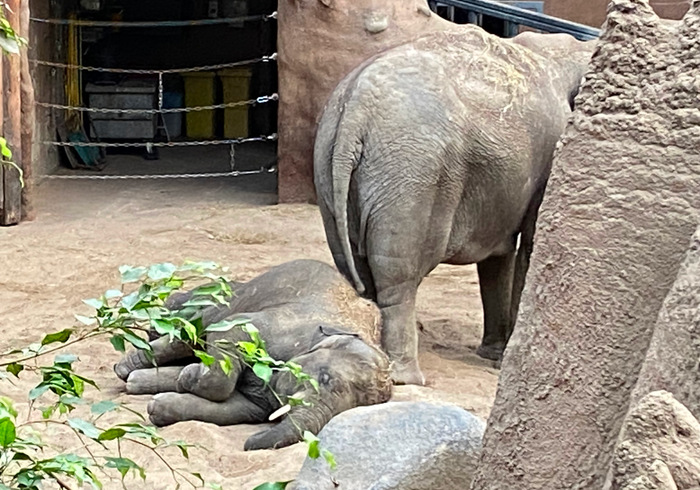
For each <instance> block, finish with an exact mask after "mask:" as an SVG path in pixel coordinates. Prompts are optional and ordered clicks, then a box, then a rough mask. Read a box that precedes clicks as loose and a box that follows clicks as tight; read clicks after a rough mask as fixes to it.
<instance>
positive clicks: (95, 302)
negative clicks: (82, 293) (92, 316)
mask: <svg viewBox="0 0 700 490" xmlns="http://www.w3.org/2000/svg"><path fill="white" fill-rule="evenodd" d="M83 303H85V304H86V305H88V306H89V307H91V308H94V309H96V310H99V309H100V308H102V307H103V306H105V304H104V302H103V301H102V300H100V299H96V298H92V299H84V300H83Z"/></svg>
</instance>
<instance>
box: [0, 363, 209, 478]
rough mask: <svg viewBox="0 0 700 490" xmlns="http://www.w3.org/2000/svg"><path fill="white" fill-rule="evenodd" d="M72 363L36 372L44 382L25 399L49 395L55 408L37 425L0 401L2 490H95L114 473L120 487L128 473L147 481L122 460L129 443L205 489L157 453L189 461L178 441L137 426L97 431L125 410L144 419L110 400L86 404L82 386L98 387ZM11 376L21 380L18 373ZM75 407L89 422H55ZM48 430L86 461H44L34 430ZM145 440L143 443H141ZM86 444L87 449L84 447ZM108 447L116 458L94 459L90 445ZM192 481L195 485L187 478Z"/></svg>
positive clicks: (67, 458)
mask: <svg viewBox="0 0 700 490" xmlns="http://www.w3.org/2000/svg"><path fill="white" fill-rule="evenodd" d="M75 361H77V358H76V357H75V356H72V355H70V354H68V355H59V356H56V358H55V360H54V363H53V365H52V366H46V367H43V366H42V367H39V368H37V369H36V370H37V371H38V372H39V373H40V374H41V375H42V380H41V382H40V383H39V385H37V386H36V387H35V388H34V389H32V390H31V391H30V394H29V398H30V401H31V403H32V406H33V404H34V402H35V401H36V400H38V399H40V398H42V396H44V395H45V394H47V393H52V394H53V395H54V398H55V402H54V403H52V404H51V405H49V406H48V407H45V408H42V409H41V414H42V418H41V419H40V420H29V421H27V422H25V423H21V424H20V423H18V421H17V411H16V410H15V408H14V407H13V403H12V401H11V400H10V399H8V398H5V397H1V398H0V490H5V489H9V488H19V489H27V490H35V489H37V490H38V489H40V488H42V484H43V483H45V482H46V481H53V482H55V483H56V484H58V486H59V487H60V488H63V489H70V488H71V486H70V482H71V481H75V482H76V483H78V484H79V485H83V484H89V485H91V486H92V487H93V488H98V489H99V488H102V482H101V481H100V479H99V478H98V476H97V474H96V470H98V469H99V470H101V471H105V470H106V469H107V470H116V472H117V473H118V474H119V475H120V476H121V479H122V481H123V480H124V479H125V478H126V476H127V475H128V474H129V473H130V472H131V473H133V474H134V475H135V476H137V477H140V478H142V479H144V480H145V478H146V471H145V469H144V468H143V467H141V466H139V465H138V464H137V463H136V462H134V461H133V460H132V459H130V458H127V457H124V456H123V455H122V451H121V445H122V444H123V443H127V442H128V443H133V444H136V445H138V446H142V447H144V448H147V449H149V450H150V451H152V452H153V453H154V454H155V455H156V456H157V457H158V458H159V459H160V460H161V461H162V462H163V464H165V465H166V467H167V468H168V469H169V470H170V472H171V474H172V476H173V479H174V480H175V481H176V482H178V481H179V479H182V480H184V481H186V482H187V483H189V484H190V485H191V486H192V487H196V486H197V485H196V481H199V482H201V484H204V480H203V479H202V477H201V475H199V474H197V473H186V472H184V471H182V470H179V469H176V468H174V467H173V466H172V465H171V464H170V463H169V462H168V461H167V460H166V459H165V458H164V457H163V456H162V454H161V453H160V450H161V449H164V448H166V447H171V446H176V447H178V448H179V449H180V452H181V453H182V455H183V456H184V457H185V458H189V452H188V449H189V448H190V447H192V446H190V445H188V444H186V443H184V442H181V441H177V442H168V441H165V440H164V439H163V438H162V437H160V436H159V435H158V434H157V432H156V430H155V428H154V427H150V426H146V425H143V424H141V423H127V424H118V425H115V426H112V427H108V428H100V427H98V425H97V422H98V420H99V419H100V417H102V416H103V415H104V414H106V413H108V412H112V411H117V410H122V409H125V410H128V411H130V412H132V413H134V414H136V415H138V416H139V417H140V418H141V420H143V417H141V415H140V414H138V413H136V412H134V411H133V410H131V409H129V408H128V407H125V406H124V405H123V404H119V403H115V402H112V401H109V400H103V401H100V402H97V403H92V404H89V403H88V402H87V401H86V400H85V399H84V398H83V397H82V395H83V393H84V389H85V385H91V386H94V387H95V388H97V385H96V384H95V383H94V381H92V380H90V379H88V378H86V377H84V376H80V375H77V374H76V373H75V372H74V371H73V369H72V364H73V363H74V362H75ZM13 374H15V373H13ZM15 375H16V376H19V373H16V374H15ZM79 405H89V406H90V419H89V420H86V419H85V418H78V417H71V418H66V419H63V420H57V419H56V418H55V416H56V413H57V412H58V413H59V414H60V415H67V414H69V413H70V412H72V411H73V410H75V409H76V408H77V407H78V406H79ZM48 424H53V425H57V426H62V427H64V428H65V429H67V430H69V431H70V432H72V433H73V434H74V435H75V436H76V437H77V438H78V440H80V441H81V443H82V444H83V445H82V447H83V448H84V449H85V450H86V452H87V453H88V455H89V457H85V456H79V455H77V454H74V453H72V452H71V453H67V454H58V455H55V456H52V457H48V458H47V457H42V455H43V453H44V449H45V447H46V446H45V445H44V444H43V443H42V441H41V438H40V437H38V435H37V432H36V431H35V430H33V428H34V427H36V426H42V425H48ZM143 439H145V440H147V441H146V442H144V441H143ZM85 440H87V441H88V443H85ZM108 441H115V442H116V443H117V454H118V457H114V456H101V457H97V456H95V454H94V453H93V450H91V449H90V444H89V443H92V444H97V445H99V446H101V447H102V448H103V449H106V450H107V449H108V447H107V445H106V443H107V442H108ZM190 476H192V477H194V478H196V480H193V479H191V478H189V477H190ZM8 485H9V486H8ZM178 485H179V483H178Z"/></svg>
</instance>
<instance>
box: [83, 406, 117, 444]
mask: <svg viewBox="0 0 700 490" xmlns="http://www.w3.org/2000/svg"><path fill="white" fill-rule="evenodd" d="M119 407H121V404H119V403H114V402H113V401H112V400H102V401H100V402H97V403H93V404H92V406H91V407H90V411H91V412H92V413H94V414H95V415H104V414H105V413H107V412H113V411H115V410H118V409H119ZM100 437H101V436H100Z"/></svg>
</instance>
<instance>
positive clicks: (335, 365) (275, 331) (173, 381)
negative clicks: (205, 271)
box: [114, 260, 391, 450]
mask: <svg viewBox="0 0 700 490" xmlns="http://www.w3.org/2000/svg"><path fill="white" fill-rule="evenodd" d="M232 288H233V290H234V296H233V298H231V301H230V306H227V307H223V306H222V307H209V308H207V309H206V310H204V313H203V317H202V319H203V324H204V325H205V326H207V325H212V324H214V323H217V322H220V321H222V320H227V319H228V320H232V319H247V320H249V321H250V323H252V324H253V325H255V326H256V327H257V328H258V330H260V336H261V337H262V338H263V339H264V340H265V341H266V343H267V351H268V353H269V354H270V356H271V357H272V358H274V359H277V360H281V361H294V362H295V363H297V364H299V365H301V366H302V368H303V371H304V372H305V373H307V374H309V375H310V376H311V377H313V378H315V379H316V380H317V381H318V385H319V389H318V392H317V391H316V390H315V389H314V388H313V387H312V386H310V385H309V384H308V383H305V384H304V385H300V384H299V383H298V382H297V380H296V379H295V378H294V377H293V376H291V375H290V374H289V373H279V372H277V371H275V373H274V374H273V376H272V379H271V381H270V384H269V386H266V385H265V383H264V382H263V381H262V380H261V379H260V378H258V377H257V376H256V375H255V374H254V373H253V371H252V370H251V369H250V368H249V367H248V366H247V365H245V364H244V363H243V362H242V361H241V360H240V359H238V358H235V359H232V360H233V369H232V370H231V372H230V373H229V374H228V375H227V374H226V373H225V372H224V371H223V369H222V367H221V366H220V364H219V363H218V362H216V363H214V364H212V365H211V366H209V367H207V366H205V365H204V364H202V363H196V362H195V363H191V364H187V365H185V366H182V365H173V364H178V363H179V364H186V362H187V360H188V359H191V358H192V350H191V348H190V347H189V346H188V345H187V344H185V343H183V342H179V341H173V342H170V341H169V339H168V337H161V338H158V339H156V340H153V341H152V342H151V346H152V347H153V354H154V360H155V364H156V365H158V366H160V367H158V368H155V367H154V364H153V363H152V362H151V361H149V360H148V359H147V358H146V356H145V355H144V354H143V352H142V351H132V352H129V353H128V354H127V355H126V356H125V357H124V358H123V359H122V360H121V361H120V362H119V363H118V364H117V365H115V367H114V370H115V372H116V373H117V375H118V376H119V377H120V378H121V379H122V380H124V381H126V389H127V392H128V393H130V394H155V396H154V397H153V399H152V400H151V402H150V403H149V405H148V414H149V416H150V419H151V422H152V423H153V424H155V425H157V426H164V425H169V424H174V423H176V422H179V421H184V420H201V421H204V422H210V423H214V424H218V425H233V424H244V423H245V424H250V423H257V422H265V421H267V420H268V417H269V416H270V415H271V414H272V413H274V412H275V411H277V410H278V409H280V408H281V406H282V405H281V404H280V402H279V401H278V400H277V398H276V397H275V396H274V394H273V393H272V391H271V389H272V390H274V391H275V392H276V393H277V394H278V395H279V396H280V397H281V398H282V399H283V400H284V399H286V397H287V396H290V395H294V394H296V395H297V396H302V397H303V400H304V401H306V402H308V404H306V403H305V404H301V405H296V406H294V407H292V408H291V410H290V411H289V413H287V415H286V416H285V417H284V419H282V421H281V422H280V423H278V424H276V425H274V426H272V427H271V428H268V429H266V430H263V431H262V432H259V433H257V434H255V435H253V436H251V437H250V438H249V439H248V440H247V441H246V443H245V449H246V450H250V449H269V448H281V447H285V446H288V445H290V444H294V443H295V442H298V441H300V440H301V438H302V437H301V436H302V434H303V432H304V431H305V430H309V431H311V432H313V433H318V431H320V430H321V428H322V427H323V426H324V425H325V424H326V423H328V421H329V420H330V419H331V418H332V417H333V416H335V415H336V414H338V413H340V412H343V411H345V410H348V409H350V408H353V407H357V406H362V405H373V404H377V403H383V402H386V401H387V400H388V399H389V398H390V397H391V379H390V365H389V360H388V357H387V356H386V355H385V354H384V353H383V352H382V351H381V350H380V349H379V348H378V347H377V346H378V342H379V335H380V324H381V314H380V312H379V309H378V308H377V306H376V305H374V303H372V302H370V301H367V300H365V299H362V298H361V297H360V296H359V295H358V294H357V293H356V292H355V290H354V289H353V287H352V286H351V285H350V284H349V283H348V282H347V281H346V280H345V279H344V278H343V276H342V275H341V274H340V273H338V272H337V271H336V270H335V269H333V268H332V267H331V266H329V265H327V264H324V263H322V262H318V261H314V260H297V261H293V262H287V263H285V264H282V265H279V266H277V267H274V268H272V269H271V270H269V271H268V272H266V273H265V274H262V275H261V276H258V277H257V278H255V279H253V280H252V281H250V282H248V283H236V284H232ZM191 297H192V293H191V292H189V293H181V294H177V295H173V296H172V297H171V299H170V301H169V303H168V305H167V306H168V308H170V309H171V310H177V309H179V308H181V307H182V305H183V304H184V303H185V302H186V301H187V300H189V299H190V298H191ZM239 341H250V337H249V336H248V334H246V333H244V332H243V331H242V330H241V329H240V328H233V329H231V330H229V331H227V332H210V333H208V334H207V343H208V344H209V345H211V346H212V347H210V348H209V349H208V352H209V354H210V355H212V356H214V357H215V358H216V360H217V361H219V360H221V359H223V356H222V354H221V353H220V352H219V349H218V348H216V345H223V344H222V343H233V344H235V343H237V342H239ZM229 345H230V344H229ZM228 350H231V348H228ZM270 388H271V389H270Z"/></svg>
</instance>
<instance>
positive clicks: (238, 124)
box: [218, 68, 251, 139]
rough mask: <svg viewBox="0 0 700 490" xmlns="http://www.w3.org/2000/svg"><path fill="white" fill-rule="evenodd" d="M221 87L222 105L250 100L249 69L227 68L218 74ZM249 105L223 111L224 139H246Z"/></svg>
mask: <svg viewBox="0 0 700 490" xmlns="http://www.w3.org/2000/svg"><path fill="white" fill-rule="evenodd" d="M218 75H219V78H220V79H221V85H222V87H223V96H224V103H225V104H228V103H231V102H242V101H245V100H249V99H250V77H251V70H250V68H228V69H226V70H220V71H219V72H218ZM249 107H250V106H249V105H241V106H237V107H228V108H226V109H224V138H227V139H235V138H247V137H248V109H249Z"/></svg>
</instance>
